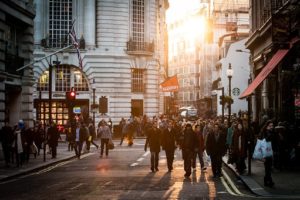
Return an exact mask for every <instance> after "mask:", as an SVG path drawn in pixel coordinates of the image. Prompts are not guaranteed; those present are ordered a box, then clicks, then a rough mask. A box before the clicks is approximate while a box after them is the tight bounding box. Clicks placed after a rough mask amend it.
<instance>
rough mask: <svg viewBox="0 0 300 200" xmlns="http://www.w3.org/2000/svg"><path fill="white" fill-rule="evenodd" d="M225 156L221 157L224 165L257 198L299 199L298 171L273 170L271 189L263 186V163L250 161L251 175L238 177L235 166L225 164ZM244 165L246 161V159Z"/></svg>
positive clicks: (299, 181)
mask: <svg viewBox="0 0 300 200" xmlns="http://www.w3.org/2000/svg"><path fill="white" fill-rule="evenodd" d="M227 159H228V157H227V155H226V156H224V157H223V161H224V163H225V164H226V165H227V166H228V167H230V168H231V169H232V170H233V171H234V172H235V174H236V175H237V176H238V177H239V178H240V179H241V180H242V182H244V184H246V185H247V187H248V188H249V189H250V190H251V191H252V192H253V193H255V194H257V195H259V196H268V197H278V196H279V197H290V198H299V199H300V187H299V186H300V172H299V171H288V170H284V171H278V170H275V169H273V172H272V178H273V181H274V182H275V186H274V187H273V188H270V187H265V186H264V175H265V169H264V163H263V162H262V161H258V160H251V175H250V176H249V175H248V174H247V171H246V172H245V173H244V174H243V175H240V174H239V173H238V172H237V171H236V170H235V165H232V164H227ZM245 162H246V165H248V161H247V159H246V161H245Z"/></svg>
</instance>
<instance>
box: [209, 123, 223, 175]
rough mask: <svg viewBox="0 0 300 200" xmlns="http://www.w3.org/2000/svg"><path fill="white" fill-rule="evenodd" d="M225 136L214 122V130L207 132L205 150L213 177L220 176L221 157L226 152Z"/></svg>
mask: <svg viewBox="0 0 300 200" xmlns="http://www.w3.org/2000/svg"><path fill="white" fill-rule="evenodd" d="M225 144H226V136H225V134H224V133H223V132H222V129H221V126H220V125H219V124H217V123H216V124H214V130H213V131H212V132H210V133H209V134H208V137H207V142H206V151H207V154H208V155H209V156H210V158H211V166H212V172H213V176H214V177H221V176H222V171H221V168H222V157H223V156H224V155H225V153H226V145H225Z"/></svg>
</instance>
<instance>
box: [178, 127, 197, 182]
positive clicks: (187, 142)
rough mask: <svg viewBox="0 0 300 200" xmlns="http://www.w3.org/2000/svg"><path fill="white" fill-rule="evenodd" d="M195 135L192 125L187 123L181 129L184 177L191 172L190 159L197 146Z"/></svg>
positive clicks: (188, 175)
mask: <svg viewBox="0 0 300 200" xmlns="http://www.w3.org/2000/svg"><path fill="white" fill-rule="evenodd" d="M197 141H198V140H197V137H196V134H195V132H194V131H193V129H192V125H191V124H190V123H187V124H186V126H185V129H184V131H183V138H182V156H183V160H184V171H185V174H184V177H185V178H189V177H190V175H191V172H192V160H193V155H194V152H195V149H196V148H197Z"/></svg>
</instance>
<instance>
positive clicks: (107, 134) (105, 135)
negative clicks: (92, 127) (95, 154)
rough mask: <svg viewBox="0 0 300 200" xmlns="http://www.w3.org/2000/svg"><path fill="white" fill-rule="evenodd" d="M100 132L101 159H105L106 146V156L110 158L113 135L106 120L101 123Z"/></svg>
mask: <svg viewBox="0 0 300 200" xmlns="http://www.w3.org/2000/svg"><path fill="white" fill-rule="evenodd" d="M98 131H99V133H98V134H99V136H100V138H101V152H100V158H102V157H103V153H104V146H105V155H106V157H108V151H109V149H108V142H109V140H112V133H111V131H110V128H109V126H108V125H107V124H106V122H105V121H104V120H102V121H101V123H100V127H99V129H98Z"/></svg>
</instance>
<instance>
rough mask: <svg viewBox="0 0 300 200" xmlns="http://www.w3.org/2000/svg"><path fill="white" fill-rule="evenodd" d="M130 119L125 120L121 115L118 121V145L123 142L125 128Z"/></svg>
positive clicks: (125, 133) (125, 132) (125, 134)
mask: <svg viewBox="0 0 300 200" xmlns="http://www.w3.org/2000/svg"><path fill="white" fill-rule="evenodd" d="M129 123H130V121H129V120H128V121H127V122H126V120H125V119H124V118H123V117H122V119H121V121H120V122H119V130H120V132H121V141H120V146H121V145H122V144H123V141H124V138H125V137H126V136H127V129H128V124H129Z"/></svg>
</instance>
